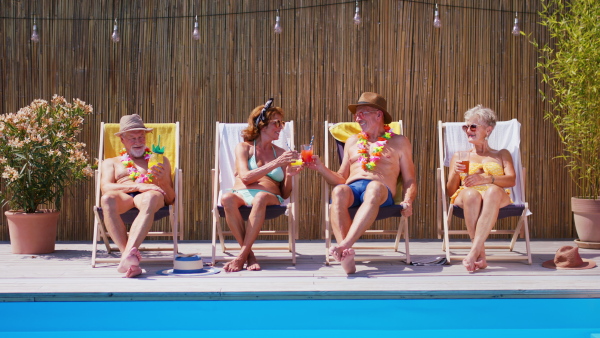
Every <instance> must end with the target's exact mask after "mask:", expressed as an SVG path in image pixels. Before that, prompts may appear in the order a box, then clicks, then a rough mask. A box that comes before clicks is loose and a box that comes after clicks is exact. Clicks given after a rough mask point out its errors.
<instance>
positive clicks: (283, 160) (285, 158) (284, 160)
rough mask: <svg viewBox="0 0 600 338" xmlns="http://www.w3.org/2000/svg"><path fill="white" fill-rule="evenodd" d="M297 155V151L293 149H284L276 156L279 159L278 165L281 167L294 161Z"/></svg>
mask: <svg viewBox="0 0 600 338" xmlns="http://www.w3.org/2000/svg"><path fill="white" fill-rule="evenodd" d="M298 157H299V155H298V152H297V151H295V150H288V151H285V152H284V153H283V154H281V156H279V157H278V158H277V160H278V161H279V166H280V167H283V166H286V165H288V164H290V163H292V162H294V161H296V159H297V158H298Z"/></svg>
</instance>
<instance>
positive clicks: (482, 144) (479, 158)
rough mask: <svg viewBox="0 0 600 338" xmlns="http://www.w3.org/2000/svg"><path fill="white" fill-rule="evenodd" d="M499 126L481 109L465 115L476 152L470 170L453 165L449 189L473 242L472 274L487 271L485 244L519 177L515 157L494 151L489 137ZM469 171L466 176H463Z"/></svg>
mask: <svg viewBox="0 0 600 338" xmlns="http://www.w3.org/2000/svg"><path fill="white" fill-rule="evenodd" d="M495 126H496V114H495V113H494V111H493V110H491V109H489V108H484V107H482V106H481V105H477V106H476V107H473V108H471V109H469V110H468V111H467V112H465V125H464V126H463V131H464V132H465V135H466V137H467V139H468V140H469V143H471V144H472V145H473V148H472V149H471V150H469V152H468V159H469V165H468V168H467V167H466V166H465V165H463V164H461V163H460V162H459V160H458V152H457V153H455V154H454V156H453V157H452V160H451V162H450V173H449V177H448V183H447V185H446V189H447V193H448V194H449V195H451V197H450V203H452V204H454V205H457V206H459V207H461V208H462V209H463V210H464V217H465V224H466V226H467V231H468V232H469V237H470V238H471V241H472V243H473V244H472V245H471V250H470V251H469V253H468V254H467V257H466V258H465V259H464V260H463V265H464V266H465V268H466V269H467V271H469V272H474V271H476V270H478V269H485V268H486V267H487V262H486V259H485V241H486V239H487V237H488V236H489V234H490V232H491V231H492V228H493V227H494V225H495V224H496V220H497V218H498V212H499V210H500V208H503V207H505V206H507V205H509V204H510V203H511V199H510V190H509V189H506V188H510V187H513V186H514V185H515V182H516V181H515V180H516V173H515V168H514V166H513V160H512V156H511V155H510V152H509V151H508V150H506V149H501V150H496V149H492V148H490V146H489V144H488V137H489V136H490V134H491V133H492V131H493V130H494V127H495ZM465 171H468V173H467V174H466V175H465V174H463V175H462V176H461V173H464V172H465Z"/></svg>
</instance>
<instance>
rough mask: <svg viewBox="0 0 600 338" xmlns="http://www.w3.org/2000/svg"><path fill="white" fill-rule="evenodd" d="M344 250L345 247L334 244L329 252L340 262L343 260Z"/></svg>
mask: <svg viewBox="0 0 600 338" xmlns="http://www.w3.org/2000/svg"><path fill="white" fill-rule="evenodd" d="M343 252H344V248H342V247H339V246H334V247H332V248H330V249H329V253H330V254H331V255H332V256H333V259H335V260H336V261H338V262H341V261H342V253H343Z"/></svg>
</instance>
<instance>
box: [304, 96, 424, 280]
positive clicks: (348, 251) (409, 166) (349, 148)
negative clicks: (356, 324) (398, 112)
mask: <svg viewBox="0 0 600 338" xmlns="http://www.w3.org/2000/svg"><path fill="white" fill-rule="evenodd" d="M348 109H349V110H350V112H351V113H352V114H354V119H355V121H356V122H358V124H359V125H360V128H361V130H362V132H361V133H359V134H356V135H353V136H350V137H349V138H348V140H347V141H346V145H345V147H344V158H343V160H342V164H341V165H340V169H339V170H338V171H337V172H333V171H331V170H329V168H327V167H326V166H325V165H323V163H322V162H321V161H320V160H319V158H318V156H313V159H314V160H315V161H314V162H313V163H308V164H307V166H308V167H309V168H310V169H313V170H316V171H318V172H319V173H320V174H321V175H323V177H324V178H325V180H326V181H327V183H329V184H331V185H335V188H333V191H332V193H331V196H332V198H331V225H332V228H333V233H334V235H335V239H336V241H337V246H334V247H332V248H331V255H332V256H333V257H334V259H335V260H337V261H340V262H341V264H342V267H343V268H344V270H345V271H346V273H348V274H351V273H354V272H356V266H355V263H354V250H353V249H352V246H353V245H354V243H355V242H356V241H357V240H358V239H359V238H360V236H361V235H362V234H363V233H364V232H365V231H366V230H367V229H368V228H369V227H371V225H372V224H373V222H374V221H375V218H376V217H377V213H378V211H379V207H382V206H388V205H392V204H394V200H393V197H394V196H395V195H396V194H397V193H401V192H397V191H396V184H397V179H398V176H399V175H400V173H402V181H403V189H404V199H403V202H402V203H401V204H402V205H403V207H404V209H403V210H402V215H403V216H405V217H408V216H410V215H411V214H412V201H413V200H414V199H415V197H416V195H417V183H416V179H415V168H414V164H413V159H412V146H411V144H410V142H409V141H408V139H407V138H406V137H404V136H402V135H396V134H394V133H393V132H392V130H391V129H390V127H389V125H388V124H389V123H391V122H392V116H391V115H390V114H389V113H388V112H387V102H386V100H385V99H384V98H383V97H382V96H381V95H379V94H377V93H370V92H366V93H363V94H362V95H361V96H360V98H359V100H358V103H357V104H351V105H349V106H348ZM355 206H360V207H359V209H358V211H357V212H356V216H355V217H354V219H351V218H350V214H349V213H348V208H350V207H355Z"/></svg>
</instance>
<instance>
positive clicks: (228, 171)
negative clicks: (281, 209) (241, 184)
mask: <svg viewBox="0 0 600 338" xmlns="http://www.w3.org/2000/svg"><path fill="white" fill-rule="evenodd" d="M246 127H248V124H247V123H219V135H220V137H219V188H220V189H219V199H218V201H219V203H218V204H219V205H221V195H222V194H223V193H224V192H226V191H227V189H231V188H232V187H233V184H234V183H235V175H234V173H235V146H236V145H237V144H238V143H240V142H242V141H244V139H243V138H242V130H244V129H246ZM293 128H294V122H293V121H289V122H286V124H285V127H284V129H283V132H282V133H281V134H280V135H279V139H278V140H276V141H274V142H273V143H274V144H275V145H277V146H279V147H281V148H283V149H285V150H288V144H289V146H290V147H292V148H293V147H294V141H293V139H292V138H291V135H292V132H291V131H292V130H293ZM288 202H289V198H288V199H286V200H285V202H284V203H283V205H287V204H288Z"/></svg>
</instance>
